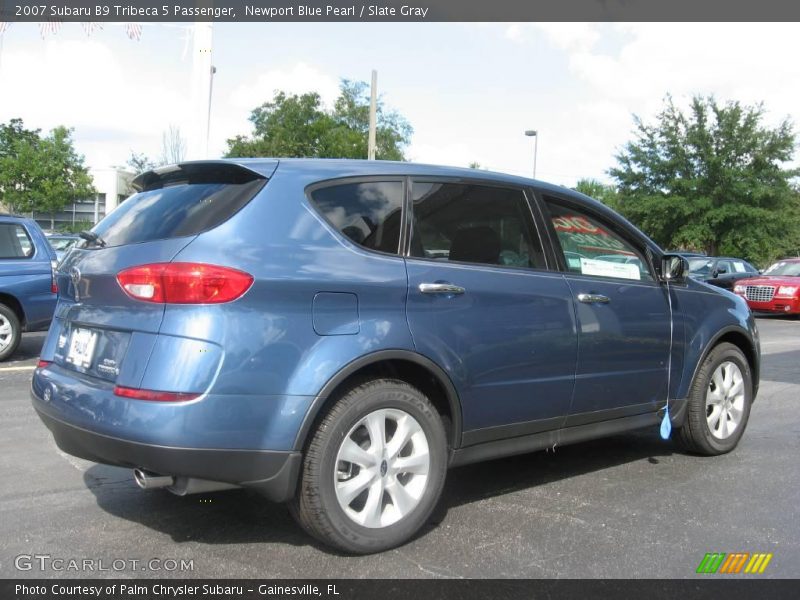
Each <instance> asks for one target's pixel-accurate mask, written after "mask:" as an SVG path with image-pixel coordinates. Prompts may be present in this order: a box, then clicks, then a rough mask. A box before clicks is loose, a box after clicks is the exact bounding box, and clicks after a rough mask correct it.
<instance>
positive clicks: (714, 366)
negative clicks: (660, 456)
mask: <svg viewBox="0 0 800 600" xmlns="http://www.w3.org/2000/svg"><path fill="white" fill-rule="evenodd" d="M752 401H753V377H752V373H751V371H750V365H749V363H748V362H747V359H746V358H745V356H744V354H743V353H742V351H741V350H740V349H739V348H738V347H736V346H734V345H733V344H728V343H722V344H719V345H718V346H716V347H715V348H714V349H712V350H711V352H709V354H708V356H707V357H706V358H705V360H704V361H703V364H702V366H701V367H700V369H699V370H698V372H697V376H696V377H695V380H694V382H693V384H692V389H691V391H690V393H689V406H688V407H687V410H688V413H687V415H686V422H685V423H684V425H683V427H681V429H680V431H679V435H678V439H679V441H680V442H681V444H682V445H683V446H684V448H686V449H687V450H689V451H690V452H695V453H697V454H705V455H707V456H713V455H717V454H724V453H725V452H730V451H731V450H733V449H734V448H735V447H736V445H737V444H738V443H739V440H740V439H741V437H742V434H743V433H744V430H745V427H746V426H747V421H748V419H749V417H750V405H751V403H752Z"/></svg>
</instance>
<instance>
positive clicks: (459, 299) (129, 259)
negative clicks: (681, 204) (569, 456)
mask: <svg viewBox="0 0 800 600" xmlns="http://www.w3.org/2000/svg"><path fill="white" fill-rule="evenodd" d="M135 186H136V188H137V189H138V193H137V194H135V195H134V196H132V197H131V198H129V199H128V200H126V201H125V202H124V203H123V204H122V205H121V206H120V207H119V208H118V209H117V210H115V211H114V212H113V213H111V214H110V215H109V216H107V217H106V218H105V219H103V220H102V221H101V222H100V223H99V224H98V225H97V226H96V227H95V228H94V229H93V234H94V235H93V236H92V237H93V238H94V239H93V240H91V241H87V242H86V243H84V244H83V247H80V248H74V249H72V250H71V251H70V253H69V254H68V255H67V256H66V257H65V259H64V261H63V263H62V264H61V266H60V270H59V273H58V278H59V280H58V287H59V289H60V290H61V297H60V299H59V302H58V307H57V309H56V314H55V318H54V320H53V324H52V326H51V329H50V333H49V335H48V337H47V340H46V342H45V344H44V348H43V350H42V355H41V361H40V365H39V368H38V369H37V370H36V371H35V372H34V376H33V384H32V395H33V403H34V406H35V408H36V410H37V411H38V413H39V415H40V416H41V418H42V420H43V421H44V422H45V424H46V425H47V427H49V428H50V430H51V431H52V434H53V436H54V437H55V440H56V442H57V444H58V445H59V446H60V447H61V448H62V449H63V450H64V451H66V452H68V453H70V454H73V455H75V456H79V457H83V458H86V459H89V460H93V461H97V462H101V463H106V464H111V465H120V466H125V467H131V468H134V469H135V471H134V473H135V477H136V480H137V482H138V483H139V485H140V486H142V487H145V488H149V487H166V488H169V489H170V490H171V491H174V492H176V493H178V494H186V493H192V492H202V491H211V490H217V489H223V488H229V487H237V486H238V487H244V488H251V489H253V490H258V491H259V492H261V493H262V494H263V495H264V496H266V497H267V498H269V499H270V500H273V501H277V502H283V501H288V502H289V503H290V507H291V511H292V513H293V514H294V516H295V517H296V519H297V520H298V521H299V523H300V524H301V525H302V526H303V527H304V528H305V529H306V530H307V531H308V532H309V533H311V534H312V535H314V536H316V537H317V538H319V539H321V540H323V541H324V542H326V543H328V544H331V545H333V546H335V547H337V548H340V549H343V550H345V551H349V552H354V553H367V552H375V551H380V550H383V549H387V548H390V547H392V546H396V545H398V544H400V543H402V542H404V541H406V540H408V539H409V538H410V537H411V536H412V535H413V534H414V533H415V532H416V531H417V530H418V529H419V528H420V527H421V526H422V525H423V524H424V523H425V521H426V519H427V518H428V517H429V516H430V514H431V511H432V510H433V508H434V505H435V504H436V502H437V500H438V499H439V496H440V494H441V492H442V487H443V484H444V480H445V473H446V471H447V468H448V467H451V466H456V465H463V464H466V463H470V462H475V461H481V460H486V459H492V458H497V457H501V456H508V455H512V454H518V453H523V452H529V451H533V450H538V449H542V448H546V447H554V446H555V445H556V444H566V443H572V442H577V441H581V440H586V439H589V438H596V437H600V436H605V435H610V434H616V433H619V432H622V431H627V430H631V429H636V428H641V427H647V426H653V427H654V428H657V427H658V425H659V423H660V424H661V426H662V429H667V430H668V429H669V426H670V423H671V425H672V426H673V427H674V428H676V429H677V437H678V438H679V439H680V440H681V441H682V442H683V444H684V445H685V446H686V447H687V448H688V449H689V450H690V451H693V452H697V453H700V454H706V455H713V454H720V453H724V452H728V451H730V450H731V449H733V448H734V447H735V446H736V444H737V443H738V441H739V439H740V437H741V436H742V433H743V431H744V428H745V426H746V424H747V420H748V416H749V412H750V406H751V403H752V401H753V399H754V397H755V395H756V390H757V387H758V369H759V356H760V350H759V342H758V334H757V331H756V327H755V324H754V321H753V318H752V316H751V314H750V311H749V310H748V308H747V305H746V304H745V301H744V300H742V299H741V298H738V297H736V296H734V295H733V294H730V293H728V292H725V291H723V290H720V289H719V288H714V287H711V286H708V285H705V284H703V283H700V282H697V281H694V280H692V279H689V278H688V277H687V276H686V275H687V272H688V269H687V265H686V261H685V259H683V258H681V257H678V256H664V255H663V253H662V251H661V250H660V249H659V248H658V247H657V246H656V245H655V244H654V243H653V242H652V241H650V240H649V239H648V238H647V237H646V236H644V235H643V234H642V233H641V232H639V231H638V230H637V229H636V228H635V227H633V226H632V225H631V224H629V223H628V222H627V221H625V220H624V219H622V218H621V217H619V216H618V215H616V214H615V213H613V212H612V211H611V210H609V209H608V208H606V207H604V206H603V205H602V204H600V203H598V202H595V201H593V200H591V199H589V198H587V197H586V196H583V195H581V194H578V193H575V192H571V191H568V190H566V189H563V188H560V187H556V186H551V185H547V184H544V183H540V182H538V181H533V180H529V179H523V178H518V177H511V176H506V175H499V174H492V173H488V172H477V171H473V170H464V169H455V168H445V167H431V166H421V165H413V164H407V163H390V162H375V161H372V162H364V161H334V160H280V161H279V160H266V159H259V160H255V159H253V160H238V161H207V162H190V163H184V164H180V165H176V166H171V167H164V168H160V169H156V170H155V171H151V172H148V173H146V174H143V175H141V176H139V177H138V178H137V180H136V181H135ZM620 257H624V260H620ZM667 407H668V410H667ZM665 415H667V418H665ZM667 433H668V432H667Z"/></svg>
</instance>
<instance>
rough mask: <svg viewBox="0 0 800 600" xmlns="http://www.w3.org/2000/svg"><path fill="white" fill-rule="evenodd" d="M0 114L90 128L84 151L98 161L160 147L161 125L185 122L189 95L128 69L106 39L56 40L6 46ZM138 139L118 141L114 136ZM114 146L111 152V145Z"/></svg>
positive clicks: (31, 123) (30, 122)
mask: <svg viewBox="0 0 800 600" xmlns="http://www.w3.org/2000/svg"><path fill="white" fill-rule="evenodd" d="M0 89H1V90H2V93H1V94H0V121H7V120H8V119H11V118H14V117H17V116H21V117H23V118H24V121H25V125H26V126H28V127H36V128H42V129H45V130H49V129H51V128H53V127H55V126H57V125H62V124H64V125H68V126H71V127H74V128H75V129H76V137H77V138H80V137H81V136H82V135H83V132H88V139H87V140H86V144H85V145H82V146H81V150H82V151H83V152H85V153H86V155H87V160H88V161H89V162H91V163H94V164H99V165H103V166H105V165H108V164H111V163H117V164H119V163H124V162H125V160H126V159H127V156H128V152H129V150H131V149H133V150H136V151H140V152H147V153H150V154H155V153H157V152H158V150H159V149H160V142H161V132H162V131H164V130H165V129H166V128H167V127H168V126H169V124H170V123H176V124H180V122H181V118H182V117H181V115H182V114H183V111H182V108H181V107H182V106H184V105H185V102H186V99H185V98H184V96H183V95H182V94H181V93H180V91H179V90H178V89H176V88H175V87H170V86H169V85H167V84H165V82H163V81H156V80H151V79H150V78H148V76H147V73H146V72H131V71H130V70H128V69H126V68H125V67H124V66H123V64H122V63H121V62H120V61H119V59H118V58H117V57H116V56H115V54H114V53H113V52H112V51H111V49H110V48H109V47H108V46H107V45H106V44H104V43H103V42H101V41H98V40H94V39H90V40H61V39H56V40H51V41H47V42H46V43H43V44H36V45H31V46H28V47H25V48H24V49H22V48H20V49H15V48H8V47H7V48H6V49H5V50H4V52H3V56H2V66H1V67H0ZM110 138H115V139H116V140H119V139H120V138H122V139H129V140H131V141H135V142H136V143H137V144H141V145H140V146H139V147H136V148H127V149H126V148H120V147H119V144H118V143H114V142H115V140H114V139H110ZM112 147H113V148H114V152H113V154H111V155H109V154H108V153H107V152H108V149H109V148H112Z"/></svg>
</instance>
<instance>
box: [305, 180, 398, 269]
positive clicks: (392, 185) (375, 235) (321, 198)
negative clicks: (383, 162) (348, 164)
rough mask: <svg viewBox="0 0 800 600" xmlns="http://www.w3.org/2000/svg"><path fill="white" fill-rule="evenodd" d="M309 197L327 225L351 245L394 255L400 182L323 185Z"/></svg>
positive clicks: (396, 250)
mask: <svg viewBox="0 0 800 600" xmlns="http://www.w3.org/2000/svg"><path fill="white" fill-rule="evenodd" d="M309 195H310V197H311V202H312V203H313V204H314V206H315V207H316V208H317V210H318V211H319V212H321V213H322V214H323V215H324V216H325V218H326V219H327V220H328V221H329V222H330V223H331V225H333V226H334V227H336V229H338V230H339V231H340V232H341V233H342V234H343V235H346V236H347V237H348V238H350V239H351V240H352V241H353V242H355V243H356V244H358V245H359V246H363V247H364V248H368V249H370V250H378V251H379V252H390V253H392V254H397V252H398V249H399V247H400V228H401V225H402V208H403V183H402V182H401V181H362V182H358V183H343V184H335V185H327V186H325V187H322V188H317V189H316V190H313V191H312V192H311V193H310V194H309Z"/></svg>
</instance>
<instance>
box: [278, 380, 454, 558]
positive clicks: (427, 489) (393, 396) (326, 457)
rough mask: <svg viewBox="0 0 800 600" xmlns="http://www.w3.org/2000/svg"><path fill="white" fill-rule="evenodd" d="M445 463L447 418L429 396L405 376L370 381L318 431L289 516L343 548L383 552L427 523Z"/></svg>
mask: <svg viewBox="0 0 800 600" xmlns="http://www.w3.org/2000/svg"><path fill="white" fill-rule="evenodd" d="M446 468H447V439H446V435H445V432H444V427H443V425H442V420H441V418H440V417H439V414H438V413H437V412H436V410H435V409H434V407H433V406H432V405H431V403H430V401H429V400H428V399H427V398H426V397H425V395H424V394H422V393H421V392H420V391H419V390H417V389H416V388H414V387H412V386H410V385H408V384H407V383H404V382H402V381H396V380H390V379H381V380H375V381H370V382H368V383H364V384H361V385H358V386H356V387H354V388H352V389H350V390H349V391H348V392H347V393H345V394H344V395H343V396H342V397H341V398H340V399H339V401H338V402H337V403H336V404H335V405H334V407H333V408H332V409H331V410H330V412H329V413H328V414H327V415H326V416H325V418H324V419H323V420H322V422H321V423H320V425H319V427H318V428H317V430H316V432H315V433H314V437H313V438H312V440H311V443H310V445H309V447H308V450H307V452H306V455H305V457H304V463H303V473H302V475H301V481H300V487H299V490H298V493H297V496H296V497H295V499H294V500H293V501H292V504H291V505H290V506H291V510H292V514H293V515H294V517H295V519H297V521H298V522H299V523H300V525H302V526H303V528H304V529H305V530H306V531H308V532H309V533H310V534H311V535H313V536H314V537H316V538H317V539H319V540H321V541H322V542H324V543H326V544H329V545H331V546H334V547H336V548H338V549H341V550H344V551H347V552H352V553H357V554H366V553H370V552H379V551H381V550H386V549H388V548H392V547H394V546H397V545H399V544H402V543H403V542H405V541H407V540H408V539H409V538H410V537H411V536H413V535H414V534H415V533H416V532H417V531H418V530H419V528H420V527H422V525H423V524H424V523H425V522H426V520H427V519H428V517H429V516H430V514H431V512H432V511H433V509H434V507H435V505H436V502H437V501H438V499H439V496H440V495H441V491H442V486H443V485H444V479H445V471H446Z"/></svg>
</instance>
